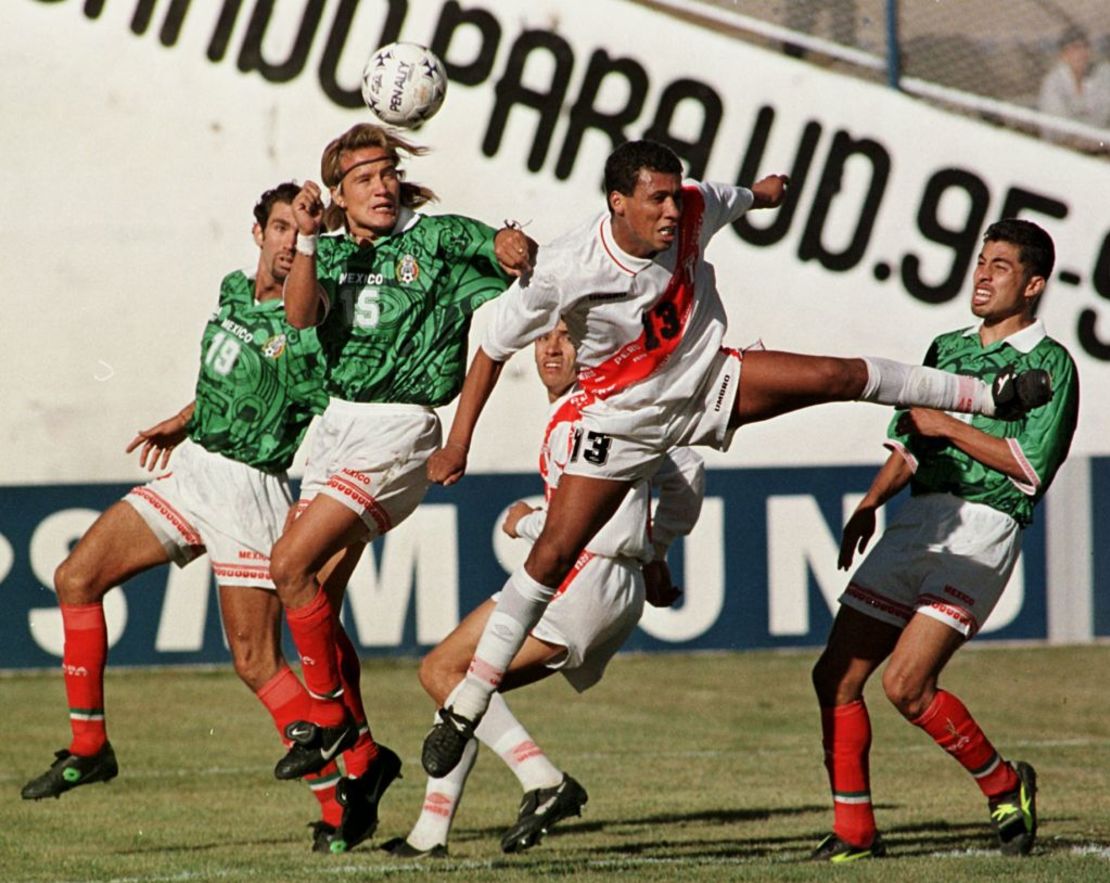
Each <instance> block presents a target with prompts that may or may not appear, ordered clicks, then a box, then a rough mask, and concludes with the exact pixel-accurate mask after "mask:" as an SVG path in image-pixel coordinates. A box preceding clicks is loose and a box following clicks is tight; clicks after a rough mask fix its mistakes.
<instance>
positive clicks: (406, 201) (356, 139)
mask: <svg viewBox="0 0 1110 883" xmlns="http://www.w3.org/2000/svg"><path fill="white" fill-rule="evenodd" d="M364 147H380V148H381V149H382V150H384V151H385V152H386V153H387V154H388V155H389V158H390V159H391V160H393V164H394V165H395V166H397V167H398V171H400V164H401V156H400V155H401V152H402V151H403V152H404V153H407V154H408V155H409V156H423V155H424V154H425V153H427V152H428V148H427V147H421V146H420V145H419V144H414V143H412V142H411V141H407V140H405V139H404V138H402V137H401V136H400V135H398V134H397V133H395V132H393V131H392V130H390V129H386V128H385V127H383V126H375V125H373V124H372V123H356V124H355V125H353V126H351V128H349V129H348V130H347V131H346V132H344V133H343V134H342V135H340V136H339V137H338V138H333V139H332V140H331V142H330V143H329V144H328V146H327V147H325V148H324V154H323V156H321V157H320V177H321V178H322V179H323V181H324V185H325V186H327V187H329V188H331V189H335V188H336V187H338V186H339V185H340V184H341V183H342V181H343V156H344V155H345V154H347V153H351V152H352V151H355V150H361V149H362V148H364ZM348 171H350V169H348ZM402 174H403V173H402ZM436 198H437V197H436V195H435V191H433V190H432V189H431V188H428V187H425V186H423V185H422V184H413V183H411V182H409V181H405V180H403V179H402V181H401V205H404V206H407V207H408V208H417V207H418V206H421V205H423V204H424V203H426V202H431V201H433V200H435V199H436ZM345 223H346V215H345V214H344V212H343V209H341V208H340V207H339V206H337V205H336V204H335V203H334V202H332V203H331V205H329V206H328V207H327V208H326V209H325V210H324V228H325V229H327V230H339V229H342V228H343V226H344V225H345Z"/></svg>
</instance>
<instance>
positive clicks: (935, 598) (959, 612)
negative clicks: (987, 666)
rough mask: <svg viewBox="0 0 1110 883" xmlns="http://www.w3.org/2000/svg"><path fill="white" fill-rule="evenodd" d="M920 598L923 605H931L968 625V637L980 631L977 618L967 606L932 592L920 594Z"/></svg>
mask: <svg viewBox="0 0 1110 883" xmlns="http://www.w3.org/2000/svg"><path fill="white" fill-rule="evenodd" d="M918 600H919V601H920V602H922V603H921V606H922V607H929V608H930V609H932V610H935V611H937V613H940V614H943V615H944V616H946V617H948V618H949V619H954V620H955V621H956V622H958V623H960V624H961V625H966V626H967V627H968V629H969V630H970V631H969V634H968V637H971V636H972V635H974V634H975V633H976V632H977V631H979V622H978V620H976V618H975V617H974V615H972V613H971V611H970V610H968V609H967V608H966V607H960V606H959V605H958V604H953V603H951V602H950V601H948V600H946V599H945V598H942V597H941V596H940V595H934V594H932V593H931V592H930V593H926V594H923V595H920V596H918Z"/></svg>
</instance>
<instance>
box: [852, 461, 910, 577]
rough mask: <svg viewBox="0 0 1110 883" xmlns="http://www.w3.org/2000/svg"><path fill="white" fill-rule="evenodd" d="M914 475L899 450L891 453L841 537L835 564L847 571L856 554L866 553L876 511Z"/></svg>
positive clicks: (872, 534)
mask: <svg viewBox="0 0 1110 883" xmlns="http://www.w3.org/2000/svg"><path fill="white" fill-rule="evenodd" d="M912 476H913V471H912V470H911V469H910V466H909V464H908V463H907V462H906V459H905V458H904V457H903V456H902V455H901V454H899V453H897V452H895V453H892V454H891V455H890V456H889V457H887V460H886V462H885V463H884V464H883V465H882V467H881V468H880V469H879V471H878V473H876V475H875V478H874V479H872V481H871V487H870V488H869V489H868V491H867V493H866V494H865V495H864V497H863V499H862V500H860V502H859V505H858V506H856V511H855V512H853V513H852V516H851V518H849V519H848V522H847V524H845V525H844V532H843V533H842V534H841V537H840V555H839V556H838V558H837V562H836V566H837V567H839V568H840V569H841V570H847V569H848V568H850V567H851V566H852V560H853V558H854V557H855V555H856V553H857V552H859V553H861V554H862V553H863V551H864V550H865V549H866V548H867V544H868V543H869V542H871V537H873V536H874V535H875V521H876V519H875V513H876V512H877V511H878V509H879V508H880V507H881V506H882V505H883V504H884V503H886V501H887V500H889V499H890V498H891V497H893V496H894V495H895V494H897V493H898V492H899V491H900V490H902V488H904V487H905V486H906V485H907V484H908V483H909V480H910V478H911V477H912Z"/></svg>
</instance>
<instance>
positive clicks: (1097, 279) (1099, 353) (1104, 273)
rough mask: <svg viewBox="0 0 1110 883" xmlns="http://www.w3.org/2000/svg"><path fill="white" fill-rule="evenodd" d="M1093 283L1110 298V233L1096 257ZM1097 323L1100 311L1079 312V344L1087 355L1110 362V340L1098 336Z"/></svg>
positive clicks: (1092, 274)
mask: <svg viewBox="0 0 1110 883" xmlns="http://www.w3.org/2000/svg"><path fill="white" fill-rule="evenodd" d="M1091 284H1092V285H1093V286H1094V288H1095V291H1096V292H1097V293H1098V296H1099V297H1101V298H1105V299H1107V300H1110V233H1107V234H1106V235H1105V236H1104V237H1103V238H1102V248H1101V249H1100V250H1099V253H1098V257H1097V258H1096V259H1095V267H1094V270H1093V271H1092V273H1091ZM1097 324H1098V313H1096V312H1095V311H1094V310H1092V309H1085V310H1082V311H1081V312H1080V313H1079V322H1078V324H1077V328H1076V331H1077V337H1078V338H1079V345H1080V346H1081V347H1083V351H1084V352H1085V353H1087V355H1090V356H1094V357H1095V358H1096V359H1100V360H1102V361H1104V362H1110V341H1103V340H1102V339H1101V338H1100V337H1099V336H1098V331H1097V329H1096V328H1095V326H1096V325H1097Z"/></svg>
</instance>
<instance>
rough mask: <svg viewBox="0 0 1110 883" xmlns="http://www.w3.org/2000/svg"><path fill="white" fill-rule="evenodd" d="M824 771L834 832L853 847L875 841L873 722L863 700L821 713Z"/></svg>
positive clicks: (826, 709)
mask: <svg viewBox="0 0 1110 883" xmlns="http://www.w3.org/2000/svg"><path fill="white" fill-rule="evenodd" d="M821 734H822V737H823V738H822V742H823V744H824V746H825V769H826V770H828V772H829V785H830V787H831V788H832V795H833V812H834V816H833V819H834V821H833V831H834V832H835V833H836V836H837V837H839V838H840V839H841V840H844V841H845V842H847V843H851V844H852V845H853V846H860V847H867V846H870V845H871V842H872V841H873V840H874V839H875V830H876V829H875V812H874V809H873V808H872V806H871V765H870V752H871V718H870V717H869V716H868V714H867V706H866V705H864V703H863V700H862V699H857V700H856V701H855V702H849V703H848V704H847V705H837V706H834V707H832V708H828V707H822V709H821Z"/></svg>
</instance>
